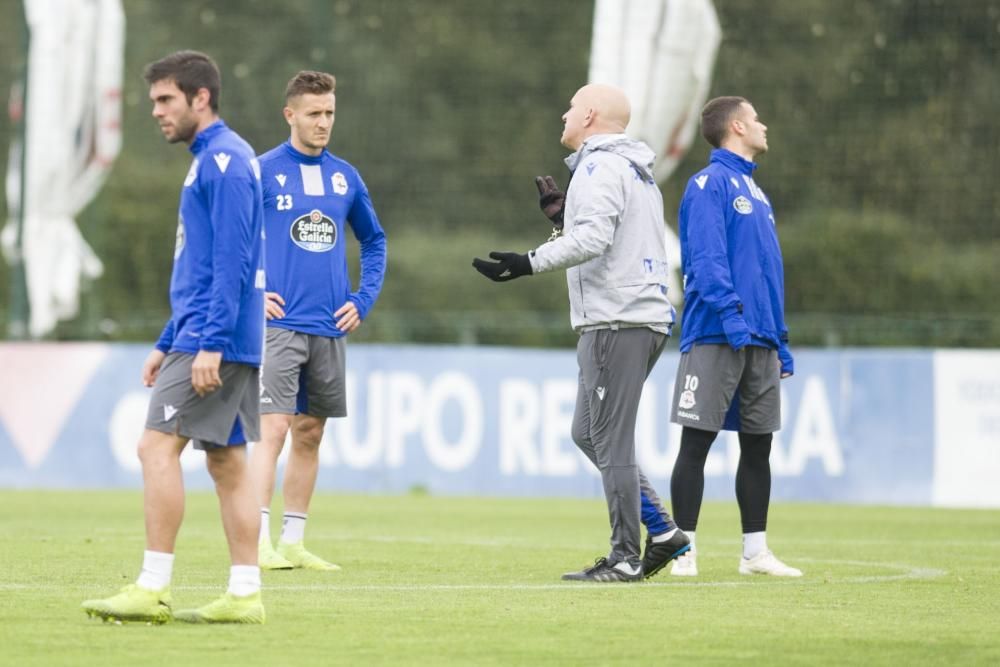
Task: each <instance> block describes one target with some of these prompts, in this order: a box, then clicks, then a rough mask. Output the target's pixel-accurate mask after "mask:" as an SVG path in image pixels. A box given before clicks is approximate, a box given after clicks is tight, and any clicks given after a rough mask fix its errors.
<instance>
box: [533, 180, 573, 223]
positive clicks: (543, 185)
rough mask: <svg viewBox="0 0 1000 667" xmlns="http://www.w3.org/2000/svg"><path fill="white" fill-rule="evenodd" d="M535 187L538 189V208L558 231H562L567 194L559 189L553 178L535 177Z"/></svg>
mask: <svg viewBox="0 0 1000 667" xmlns="http://www.w3.org/2000/svg"><path fill="white" fill-rule="evenodd" d="M535 187H537V188H538V208H540V209H542V213H544V214H545V217H546V218H548V219H549V220H551V221H552V224H553V225H555V226H556V228H557V229H562V227H563V207H564V206H565V205H566V193H565V192H563V191H562V190H560V189H559V186H558V185H556V181H555V179H554V178H552V177H551V176H535Z"/></svg>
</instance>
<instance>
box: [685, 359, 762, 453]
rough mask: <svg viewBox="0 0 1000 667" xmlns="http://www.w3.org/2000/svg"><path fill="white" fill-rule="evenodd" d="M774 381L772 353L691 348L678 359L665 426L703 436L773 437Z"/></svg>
mask: <svg viewBox="0 0 1000 667" xmlns="http://www.w3.org/2000/svg"><path fill="white" fill-rule="evenodd" d="M780 376H781V365H780V363H779V361H778V352H777V350H771V349H768V348H765V347H757V346H754V345H748V346H747V347H744V348H743V349H741V350H738V351H737V350H734V349H733V348H731V347H729V346H728V345H695V346H694V347H692V348H691V349H690V350H688V351H687V352H684V353H683V354H681V361H680V364H679V365H678V367H677V380H676V381H675V383H674V404H673V412H672V414H671V420H672V421H674V422H676V423H678V424H680V425H681V426H690V427H692V428H697V429H701V430H703V431H720V430H722V429H723V428H725V429H726V430H729V431H742V432H743V433H774V432H775V431H777V430H779V429H780V428H781V388H780V386H779V384H780V382H781V378H780ZM727 413H729V414H727Z"/></svg>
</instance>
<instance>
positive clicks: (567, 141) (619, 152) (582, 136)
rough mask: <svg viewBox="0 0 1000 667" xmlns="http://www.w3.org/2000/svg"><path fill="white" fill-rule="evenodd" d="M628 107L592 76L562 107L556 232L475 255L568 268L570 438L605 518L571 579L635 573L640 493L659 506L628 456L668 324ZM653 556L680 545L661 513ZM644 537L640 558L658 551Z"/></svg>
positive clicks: (538, 268) (522, 266)
mask: <svg viewBox="0 0 1000 667" xmlns="http://www.w3.org/2000/svg"><path fill="white" fill-rule="evenodd" d="M629 115H630V110H629V103H628V99H627V98H626V97H625V95H624V93H622V91H620V90H618V89H617V88H613V87H611V86H604V85H599V84H591V85H588V86H584V87H583V88H581V89H580V90H579V91H577V93H576V94H575V95H574V96H573V99H572V100H571V101H570V108H569V110H568V111H566V113H565V114H564V115H563V123H564V129H563V135H562V144H563V145H564V146H566V147H567V148H570V149H572V150H573V151H575V152H574V153H573V154H572V155H570V156H569V157H568V158H567V159H566V164H567V166H568V167H569V169H570V171H571V172H573V177H572V180H571V181H570V186H569V188H568V191H567V192H566V202H565V208H564V221H565V227H564V229H563V233H562V235H560V236H557V237H556V238H554V239H553V240H550V241H549V242H547V243H545V244H544V245H542V246H540V247H538V248H536V249H535V250H533V251H531V252H529V253H527V254H524V255H522V254H518V253H512V252H491V253H490V257H491V258H492V259H494V260H497V261H494V262H489V261H485V260H481V259H478V258H477V259H476V260H474V261H473V265H474V266H475V267H476V269H477V270H478V271H479V272H480V273H482V274H483V275H485V276H486V277H488V278H490V279H491V280H495V281H497V282H503V281H507V280H513V279H514V278H518V277H520V276H523V275H531V274H533V273H543V272H547V271H555V270H557V269H566V282H567V285H568V287H569V300H570V320H571V323H572V325H573V328H574V330H576V331H577V332H578V333H579V334H580V340H579V342H578V344H577V361H578V363H579V366H580V385H579V389H578V393H577V402H576V410H575V412H574V415H573V440H574V442H576V443H577V445H578V446H579V447H580V448H581V449H582V450H583V451H584V453H586V454H587V455H588V457H589V458H590V459H591V460H592V461H594V462H595V464H596V465H597V467H598V469H599V470H600V472H601V479H602V482H603V485H604V494H605V497H606V499H607V503H608V513H609V516H610V520H611V553H610V554H609V555H608V556H607V557H606V558H603V557H602V558H598V559H597V561H596V562H595V564H594V565H593V566H592V567H589V568H586V569H584V570H582V571H580V572H572V573H569V574H566V575H563V578H564V579H570V580H578V581H599V582H619V581H637V580H639V579H641V578H642V577H643V561H642V558H641V554H640V527H639V524H640V512H641V509H640V478H641V479H642V482H643V484H642V493H644V494H646V495H647V496H649V495H650V494H651V495H652V499H653V500H654V501H655V503H656V506H657V507H660V508H662V505H661V504H660V503H659V499H658V498H656V496H655V492H654V491H652V487H650V486H649V485H648V483H647V482H646V480H645V478H644V477H642V476H641V471H640V470H639V467H638V465H637V464H636V458H635V420H636V414H637V411H638V407H639V399H640V397H641V395H642V386H643V383H644V382H645V380H646V377H647V376H648V375H649V373H650V371H651V370H652V369H653V366H654V365H655V364H656V361H657V359H658V358H659V356H660V353H661V351H662V349H663V345H664V343H665V341H666V338H667V336H668V335H669V333H670V327H671V325H672V324H673V321H674V310H673V307H672V306H671V305H670V301H669V300H668V299H667V257H666V251H665V245H664V221H663V199H662V196H661V194H660V190H659V188H658V187H657V185H656V183H655V181H654V180H653V161H654V159H655V155H654V153H653V151H652V150H651V149H650V148H649V147H648V146H646V145H645V144H644V143H642V142H639V141H635V140H633V139H630V138H628V137H627V136H626V135H625V134H624V132H625V128H626V127H627V125H628V121H629ZM660 512H661V513H662V515H663V516H664V517H665V519H666V522H667V527H668V528H669V530H668V531H666V532H665V533H663V534H661V535H657V536H656V538H657V539H658V540H659V542H658V544H661V545H662V547H660V548H659V552H661V553H660V555H659V556H658V557H656V558H653V559H652V560H650V559H649V558H647V568H646V569H647V572H646V575H647V576H649V575H650V574H652V573H653V572H650V571H648V570H652V569H653V568H654V567H655V570H659V569H660V568H661V567H662V566H663V565H665V564H666V562H667V561H668V560H670V559H672V558H674V557H676V556H677V555H680V554H681V553H684V551H686V550H687V549H688V548H689V546H688V540H687V538H686V536H684V534H683V533H681V532H680V531H677V529H676V526H675V525H674V524H673V522H672V521H671V520H670V518H669V515H667V514H666V512H665V510H662V509H660ZM650 545H651V543H650V542H649V541H647V549H646V550H647V555H650V554H651V553H652V552H653V551H655V550H656V549H652V548H651V546H650Z"/></svg>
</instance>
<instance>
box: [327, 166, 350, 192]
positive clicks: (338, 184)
mask: <svg viewBox="0 0 1000 667" xmlns="http://www.w3.org/2000/svg"><path fill="white" fill-rule="evenodd" d="M330 182H331V183H333V191H334V192H336V193H337V194H338V195H346V194H347V179H346V178H345V177H344V175H343V174H342V173H340V172H339V171H338V172H334V174H333V176H331V177H330Z"/></svg>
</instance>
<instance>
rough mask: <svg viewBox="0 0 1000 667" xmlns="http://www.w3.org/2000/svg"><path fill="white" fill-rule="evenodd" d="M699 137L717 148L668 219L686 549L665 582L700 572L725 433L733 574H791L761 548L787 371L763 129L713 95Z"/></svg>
mask: <svg viewBox="0 0 1000 667" xmlns="http://www.w3.org/2000/svg"><path fill="white" fill-rule="evenodd" d="M701 132H702V135H703V136H704V137H705V139H706V140H707V141H708V142H709V143H710V144H711V145H712V147H713V148H714V149H715V150H713V151H712V155H711V158H710V160H709V164H708V166H707V167H705V168H704V169H702V170H701V171H700V172H698V173H697V174H695V175H694V176H692V177H691V179H690V180H689V181H688V184H687V189H686V190H685V191H684V197H683V199H682V200H681V206H680V213H679V215H678V220H679V226H680V239H681V264H682V268H683V270H684V319H683V331H682V334H681V344H680V349H681V359H680V364H679V366H678V368H677V379H676V383H675V388H674V404H673V416H672V419H673V421H674V422H676V423H678V424H680V425H681V426H682V427H683V430H682V431H681V448H680V452H679V453H678V455H677V461H676V462H675V463H674V471H673V475H672V476H671V481H670V495H671V498H672V501H673V508H674V517H675V518H676V520H677V525H679V526H680V527H681V530H683V531H684V532H685V533H687V534H688V536H689V537H690V538H691V545H692V548H691V550H690V551H689V552H688V553H686V554H684V555H682V556H681V557H679V558H678V559H677V561H676V562H675V564H674V567H673V569H672V570H671V574H674V575H681V576H695V575H697V574H698V566H697V561H696V558H697V556H696V553H697V551H696V550H697V547H696V546H695V545H696V536H695V529H696V528H697V523H698V514H699V513H700V510H701V500H702V494H703V492H704V488H705V459H706V458H707V457H708V450H709V448H710V447H711V446H712V442H713V441H714V440H715V436H716V435H717V433H718V432H719V430H720V429H723V428H726V429H732V430H738V431H739V440H740V462H739V466H738V468H737V471H736V499H737V501H738V503H739V507H740V519H741V522H742V525H743V557H742V558H741V559H740V562H739V568H738V570H739V573H740V574H767V575H772V576H782V577H800V576H802V572H801V571H800V570H798V569H796V568H794V567H790V566H788V565H786V564H785V563H783V562H781V561H780V560H778V559H777V558H776V557H775V556H774V554H773V553H772V552H771V551H770V549H768V547H767V540H766V535H765V530H766V528H767V511H768V505H769V503H770V494H771V467H770V461H769V457H770V453H771V439H772V436H773V433H774V432H775V431H776V430H778V428H780V426H781V396H780V389H779V386H778V385H779V383H780V380H781V378H785V377H788V376H790V375H792V373H793V372H794V367H793V360H792V355H791V353H790V352H789V350H788V327H787V326H785V303H784V302H785V279H784V270H783V268H782V259H781V248H780V246H779V245H778V234H777V230H776V227H775V222H774V213H773V211H772V209H771V202H770V200H769V199H768V198H767V196H766V195H765V194H764V192H763V190H761V189H760V186H758V185H757V183H756V182H755V181H754V179H753V173H754V170H755V169H756V168H757V165H756V163H754V161H753V160H754V158H755V157H756V156H758V155H760V154H762V153H764V152H765V151H767V127H766V126H765V125H764V123H762V122H761V120H760V118H758V116H757V112H756V111H755V110H754V108H753V105H751V104H750V103H749V102H748V101H747V100H746V99H744V98H742V97H717V98H715V99H713V100H711V101H709V102H708V104H706V105H705V107H704V109H703V110H702V115H701ZM734 399H738V400H734ZM734 421H735V423H734Z"/></svg>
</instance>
